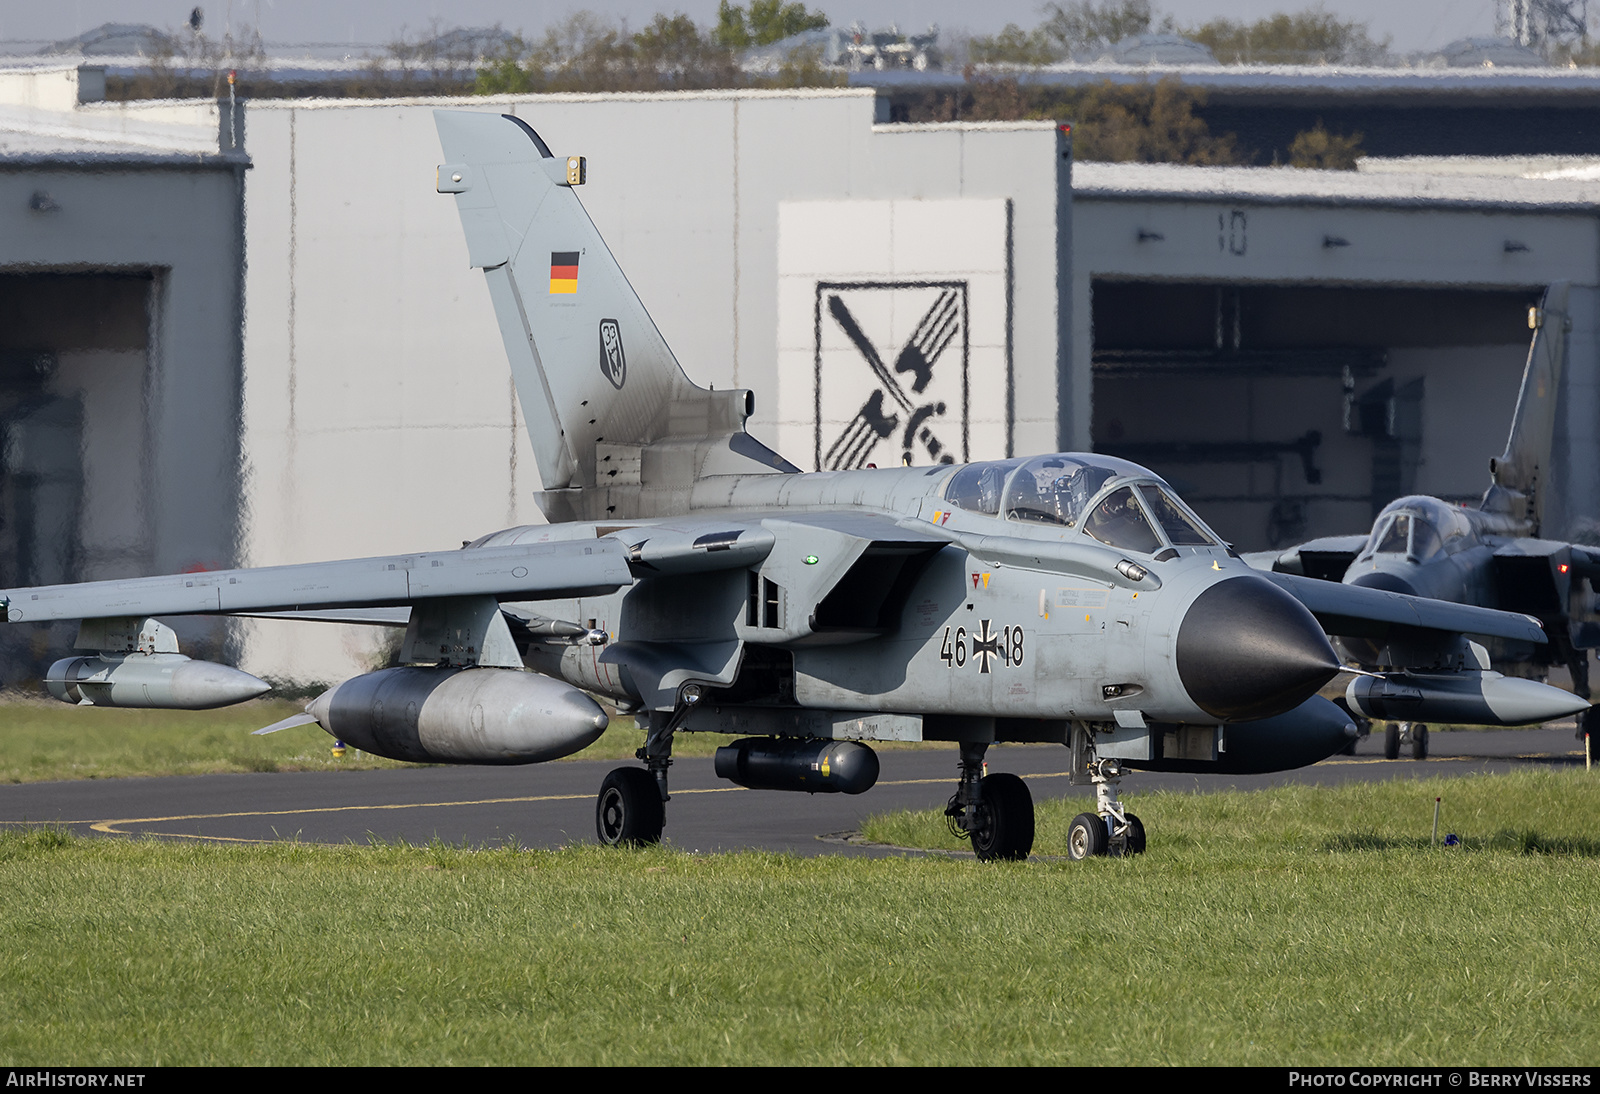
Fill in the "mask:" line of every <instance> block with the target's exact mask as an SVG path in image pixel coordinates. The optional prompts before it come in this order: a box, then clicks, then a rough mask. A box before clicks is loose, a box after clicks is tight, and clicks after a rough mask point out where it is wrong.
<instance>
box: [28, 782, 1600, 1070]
mask: <svg viewBox="0 0 1600 1094" xmlns="http://www.w3.org/2000/svg"><path fill="white" fill-rule="evenodd" d="M1435 796H1441V797H1442V798H1443V799H1444V802H1443V813H1444V822H1443V824H1442V826H1441V829H1442V831H1446V832H1455V833H1457V834H1459V835H1460V836H1461V837H1462V839H1463V845H1462V846H1460V847H1456V848H1450V849H1443V848H1438V849H1435V848H1431V847H1430V846H1429V828H1430V825H1431V821H1432V808H1433V799H1434V797H1435ZM1130 804H1131V805H1132V806H1133V808H1134V809H1135V810H1136V811H1137V812H1139V813H1140V815H1141V816H1142V817H1143V818H1144V820H1145V822H1146V825H1147V827H1148V828H1149V829H1150V836H1151V844H1150V851H1149V853H1148V854H1146V855H1143V856H1140V857H1138V858H1134V859H1128V860H1099V861H1092V862H1085V863H1068V862H1064V861H1054V860H1047V861H1034V862H1029V863H1024V864H994V865H981V864H978V863H977V862H975V861H973V860H971V859H970V858H950V857H941V856H933V857H910V858H889V859H883V860H859V859H846V858H842V857H821V858H813V859H798V858H792V857H785V856H773V855H763V854H740V855H725V856H697V855H691V854H686V853H682V852H671V851H663V850H659V849H656V850H650V851H645V852H624V851H606V850H602V849H598V848H573V849H568V850H564V851H559V852H524V851H514V850H507V849H496V850H479V851H472V850H468V849H462V848H451V847H442V846H436V847H424V848H412V847H389V846H378V847H354V846H352V847H342V848H319V847H309V846H298V845H273V846H259V847H258V846H242V847H237V846H231V847H218V846H210V845H173V844H160V843H154V842H129V841H120V840H105V839H94V840H90V839H79V838H73V837H68V836H64V835H62V834H59V833H56V832H51V831H35V832H29V833H20V832H11V833H0V917H3V920H0V921H3V922H4V924H5V929H4V931H0V1063H4V1064H10V1065H36V1064H45V1063H54V1064H124V1065H132V1064H157V1063H166V1064H206V1063H262V1064H287V1063H309V1064H319V1063H352V1064H360V1063H364V1064H377V1063H441V1064H469V1063H505V1064H510V1063H537V1064H550V1063H564V1064H590V1063H765V1064H778V1063H814V1064H840V1063H918V1064H971V1063H1092V1064H1122V1063H1144V1064H1169V1063H1170V1064H1280V1065H1281V1064H1317V1063H1322V1064H1362V1065H1373V1064H1429V1063H1475V1064H1591V1065H1592V1064H1594V1063H1595V1062H1596V1057H1597V1056H1600V1049H1597V1048H1596V1047H1595V1046H1596V1045H1600V1001H1597V999H1596V993H1595V992H1594V990H1593V985H1594V984H1595V983H1596V982H1597V981H1600V948H1597V947H1596V946H1594V945H1593V940H1594V938H1595V937H1596V935H1597V933H1600V862H1597V856H1600V779H1594V778H1590V777H1588V776H1586V775H1585V774H1584V773H1583V772H1562V773H1545V772H1537V773H1535V772H1530V773H1526V774H1521V775H1515V776H1477V777H1470V778H1461V779H1454V780H1431V781H1420V782H1412V781H1404V782H1391V783H1384V784H1374V785H1358V786H1347V787H1341V788H1322V789H1305V788H1287V789H1283V790H1272V791H1263V792H1256V793H1248V794H1246V793H1226V794H1210V795H1204V796H1194V795H1167V794H1155V795H1146V796H1142V797H1140V798H1138V799H1135V800H1133V801H1131V802H1130ZM1065 808H1067V807H1063V808H1062V810H1061V811H1063V812H1064V809H1065ZM1054 810H1055V807H1054V806H1047V807H1045V808H1043V809H1042V810H1041V814H1042V822H1043V823H1042V827H1041V847H1040V850H1042V851H1047V852H1048V851H1051V850H1056V849H1059V844H1060V840H1061V836H1062V834H1064V829H1065V821H1064V820H1062V819H1061V818H1058V817H1055V816H1054ZM941 824H942V819H941V818H936V817H933V816H915V817H904V816H902V817H896V818H887V819H884V820H883V821H882V822H875V823H874V825H873V826H872V828H871V829H870V830H871V831H872V832H873V833H875V834H877V835H880V836H888V837H890V838H894V839H896V840H901V841H923V842H938V831H939V827H940V825H941Z"/></svg>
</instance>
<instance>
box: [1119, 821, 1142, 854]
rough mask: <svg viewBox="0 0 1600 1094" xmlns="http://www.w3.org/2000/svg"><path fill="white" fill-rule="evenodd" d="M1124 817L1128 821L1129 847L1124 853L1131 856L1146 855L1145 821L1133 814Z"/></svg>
mask: <svg viewBox="0 0 1600 1094" xmlns="http://www.w3.org/2000/svg"><path fill="white" fill-rule="evenodd" d="M1123 816H1125V817H1126V818H1127V820H1128V837H1127V838H1128V845H1127V850H1126V851H1124V852H1123V853H1124V854H1129V855H1142V854H1144V843H1145V841H1144V821H1142V820H1140V819H1139V818H1138V817H1136V816H1134V815H1133V814H1132V813H1124V814H1123Z"/></svg>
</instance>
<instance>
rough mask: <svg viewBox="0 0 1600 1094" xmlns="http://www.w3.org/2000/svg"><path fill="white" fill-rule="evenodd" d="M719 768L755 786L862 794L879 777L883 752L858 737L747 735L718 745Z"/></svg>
mask: <svg viewBox="0 0 1600 1094" xmlns="http://www.w3.org/2000/svg"><path fill="white" fill-rule="evenodd" d="M716 769H717V778H719V779H727V780H728V781H729V782H734V783H738V784H739V785H740V786H746V787H749V788H750V789H751V790H800V791H804V792H805V793H807V794H861V793H864V792H866V791H868V790H871V789H872V785H873V783H876V782H877V781H878V754H877V753H876V752H874V751H872V749H870V748H868V747H867V746H866V745H864V744H862V743H861V742H859V741H833V740H826V739H823V738H817V737H805V738H795V737H744V738H742V739H740V740H737V741H734V742H733V743H732V744H730V745H723V746H722V747H721V748H719V749H717V757H716Z"/></svg>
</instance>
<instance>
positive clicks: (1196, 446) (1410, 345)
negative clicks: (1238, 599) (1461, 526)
mask: <svg viewBox="0 0 1600 1094" xmlns="http://www.w3.org/2000/svg"><path fill="white" fill-rule="evenodd" d="M1092 290H1093V322H1094V358H1093V369H1094V410H1093V419H1092V421H1093V425H1092V429H1093V437H1094V447H1095V450H1096V451H1098V452H1105V453H1109V454H1112V455H1117V456H1122V457H1124V458H1126V459H1130V460H1134V461H1136V462H1138V463H1141V464H1144V465H1145V466H1147V467H1150V468H1151V469H1152V470H1154V471H1155V472H1156V473H1157V474H1160V475H1161V476H1163V477H1164V478H1166V479H1167V480H1168V481H1170V482H1171V483H1172V484H1173V485H1174V486H1176V487H1177V488H1178V489H1179V491H1180V492H1181V493H1182V494H1183V495H1184V497H1185V498H1187V499H1188V500H1189V502H1190V503H1191V504H1192V505H1194V506H1195V508H1196V509H1197V510H1198V511H1199V512H1200V514H1201V515H1202V516H1203V517H1205V518H1206V520H1207V521H1209V522H1210V523H1211V524H1212V525H1213V527H1215V528H1216V529H1217V531H1218V532H1219V533H1220V534H1222V535H1223V536H1224V537H1226V538H1228V539H1229V540H1230V541H1231V542H1233V543H1234V544H1235V545H1236V546H1237V547H1239V549H1241V550H1266V549H1269V548H1273V547H1280V546H1286V545H1288V544H1291V543H1297V542H1300V541H1302V540H1304V539H1308V538H1311V537H1314V536H1323V535H1342V534H1348V533H1353V532H1364V531H1366V530H1367V529H1368V528H1369V527H1370V526H1371V521H1372V517H1373V515H1374V514H1375V513H1376V512H1377V511H1378V510H1379V509H1381V508H1382V507H1383V505H1384V504H1385V503H1387V502H1389V501H1391V500H1393V499H1394V498H1396V497H1400V496H1401V495H1404V494H1409V493H1427V494H1434V495H1436V496H1439V497H1444V498H1447V499H1450V500H1456V501H1470V502H1474V503H1475V502H1476V501H1477V499H1478V498H1479V497H1481V496H1482V494H1483V491H1484V489H1485V488H1486V487H1487V485H1488V461H1489V459H1490V457H1492V456H1496V455H1499V454H1500V452H1501V451H1502V450H1503V448H1504V446H1505V439H1506V434H1507V431H1508V430H1509V428H1510V424H1511V412H1512V407H1513V406H1514V404H1515V401H1516V394H1517V387H1518V384H1519V382H1520V380H1521V375H1522V366H1523V363H1524V361H1525V359H1526V356H1527V348H1528V338H1529V331H1528V325H1527V310H1528V307H1529V306H1530V305H1531V304H1537V303H1538V301H1539V297H1540V295H1541V293H1542V291H1543V289H1542V287H1539V288H1529V289H1528V290H1526V291H1493V292H1479V291H1469V290H1457V289H1403V288H1396V289H1389V288H1354V287H1347V286H1320V285H1296V286H1285V285H1239V284H1226V283H1197V282H1158V281H1121V280H1111V279H1097V280H1095V281H1094V282H1093V285H1092Z"/></svg>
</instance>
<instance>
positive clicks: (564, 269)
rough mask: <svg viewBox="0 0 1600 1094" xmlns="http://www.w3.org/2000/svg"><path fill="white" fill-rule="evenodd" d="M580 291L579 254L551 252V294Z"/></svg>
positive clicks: (574, 252)
mask: <svg viewBox="0 0 1600 1094" xmlns="http://www.w3.org/2000/svg"><path fill="white" fill-rule="evenodd" d="M577 291H578V252H577V251H551V252H550V294H551V295H552V296H554V295H555V294H556V293H575V292H577Z"/></svg>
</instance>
